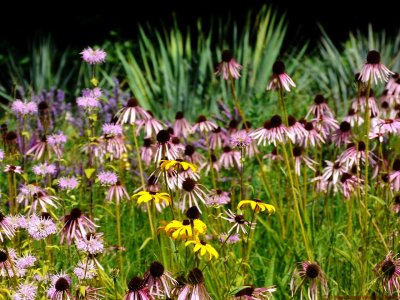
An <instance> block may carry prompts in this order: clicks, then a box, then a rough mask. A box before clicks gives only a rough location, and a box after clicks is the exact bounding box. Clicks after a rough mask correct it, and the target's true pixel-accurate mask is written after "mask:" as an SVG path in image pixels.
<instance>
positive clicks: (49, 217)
mask: <svg viewBox="0 0 400 300" xmlns="http://www.w3.org/2000/svg"><path fill="white" fill-rule="evenodd" d="M40 216H41V218H42V219H44V220H51V215H50V214H49V213H48V212H42V214H41V215H40Z"/></svg>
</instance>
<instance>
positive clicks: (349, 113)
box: [347, 108, 356, 116]
mask: <svg viewBox="0 0 400 300" xmlns="http://www.w3.org/2000/svg"><path fill="white" fill-rule="evenodd" d="M347 114H348V115H349V116H354V115H355V114H356V111H355V110H354V109H352V108H350V109H349V112H348V113H347Z"/></svg>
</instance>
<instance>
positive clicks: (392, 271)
mask: <svg viewBox="0 0 400 300" xmlns="http://www.w3.org/2000/svg"><path fill="white" fill-rule="evenodd" d="M375 272H376V273H377V275H378V277H379V278H380V279H381V280H382V286H383V289H384V290H385V291H387V292H388V293H389V295H393V293H396V294H398V293H399V292H400V281H399V278H400V259H399V258H398V257H397V255H393V253H392V252H391V251H389V253H388V254H387V255H386V258H385V259H384V260H382V261H380V262H379V263H378V264H377V265H376V267H375Z"/></svg>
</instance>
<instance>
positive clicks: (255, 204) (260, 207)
mask: <svg viewBox="0 0 400 300" xmlns="http://www.w3.org/2000/svg"><path fill="white" fill-rule="evenodd" d="M247 204H250V205H251V209H252V210H255V211H256V212H259V211H264V210H266V211H267V212H268V214H273V213H275V207H274V206H273V205H271V204H266V203H262V202H261V201H260V200H258V199H254V200H242V201H240V202H239V204H238V206H237V207H238V209H241V208H242V207H243V206H246V205H247Z"/></svg>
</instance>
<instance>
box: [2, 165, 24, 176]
mask: <svg viewBox="0 0 400 300" xmlns="http://www.w3.org/2000/svg"><path fill="white" fill-rule="evenodd" d="M4 172H6V173H9V172H10V173H16V174H22V173H23V171H22V168H21V166H13V165H6V166H5V167H4Z"/></svg>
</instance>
